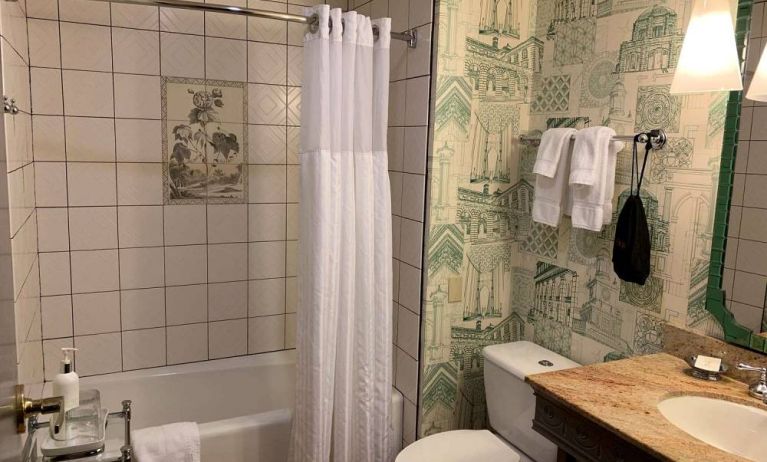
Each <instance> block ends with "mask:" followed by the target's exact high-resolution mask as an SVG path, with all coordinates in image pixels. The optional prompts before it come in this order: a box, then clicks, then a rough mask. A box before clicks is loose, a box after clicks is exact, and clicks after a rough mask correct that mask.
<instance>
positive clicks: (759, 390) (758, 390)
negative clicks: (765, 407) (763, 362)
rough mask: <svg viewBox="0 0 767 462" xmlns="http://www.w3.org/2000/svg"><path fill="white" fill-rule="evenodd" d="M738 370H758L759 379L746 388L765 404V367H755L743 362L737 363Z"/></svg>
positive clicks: (766, 378) (766, 385) (766, 392)
mask: <svg viewBox="0 0 767 462" xmlns="http://www.w3.org/2000/svg"><path fill="white" fill-rule="evenodd" d="M738 370H741V371H748V372H759V374H760V376H759V381H758V382H756V383H754V384H752V385H751V386H750V387H749V388H748V394H750V395H751V396H753V397H754V398H759V399H761V400H762V401H764V402H765V404H767V367H755V366H750V365H748V364H745V363H739V364H738Z"/></svg>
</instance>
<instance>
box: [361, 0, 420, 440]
mask: <svg viewBox="0 0 767 462" xmlns="http://www.w3.org/2000/svg"><path fill="white" fill-rule="evenodd" d="M349 3H350V5H349V6H350V7H353V8H354V9H355V10H357V11H360V12H362V13H363V14H368V15H370V14H372V15H373V16H389V17H391V18H392V30H394V31H397V32H401V31H404V30H407V29H410V28H417V29H418V34H419V36H418V47H417V48H416V49H409V48H407V47H406V46H405V44H404V43H403V42H399V41H396V40H393V41H392V44H391V63H390V74H389V75H390V82H391V83H390V85H389V136H388V152H389V179H390V182H391V194H392V214H393V216H392V247H393V249H392V250H393V256H394V262H393V271H394V313H393V315H394V324H395V329H394V330H395V335H394V347H395V363H396V364H395V374H394V380H395V386H396V387H397V389H398V390H399V391H400V392H402V394H403V395H404V396H405V408H404V410H405V415H404V419H405V428H404V435H403V445H407V444H409V443H411V442H412V441H414V440H415V438H416V437H417V435H416V428H417V427H416V419H417V405H418V376H419V373H420V367H419V355H420V352H419V349H420V320H421V317H420V313H421V299H422V294H421V280H422V278H421V268H422V254H423V241H424V237H423V233H424V220H425V214H424V203H425V194H426V187H425V185H426V161H427V153H428V150H427V142H428V133H429V130H428V125H429V111H430V103H429V100H430V81H431V77H430V74H431V24H432V10H433V4H434V2H432V1H429V0H373V1H366V0H350V1H349ZM403 197H406V198H408V199H407V200H402V198H403Z"/></svg>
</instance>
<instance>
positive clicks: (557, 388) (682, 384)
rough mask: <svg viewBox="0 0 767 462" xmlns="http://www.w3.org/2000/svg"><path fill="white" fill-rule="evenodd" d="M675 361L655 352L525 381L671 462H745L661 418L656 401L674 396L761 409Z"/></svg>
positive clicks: (730, 385) (726, 383)
mask: <svg viewBox="0 0 767 462" xmlns="http://www.w3.org/2000/svg"><path fill="white" fill-rule="evenodd" d="M687 368H688V366H687V364H686V363H685V362H684V361H682V360H681V359H679V358H676V357H674V356H671V355H668V354H666V353H659V354H655V355H648V356H637V357H634V358H629V359H624V360H620V361H613V362H609V363H602V364H594V365H591V366H584V367H579V368H575V369H566V370H562V371H556V372H549V373H543V374H534V375H531V376H529V377H528V378H527V381H528V382H529V383H530V385H531V386H532V387H533V389H535V391H536V393H538V394H540V395H542V396H543V397H545V398H547V399H550V400H551V401H553V402H557V403H559V404H560V405H562V406H564V407H566V408H569V409H571V410H573V411H575V412H577V413H579V414H581V415H583V416H584V417H586V418H588V419H589V420H591V421H593V422H595V423H596V424H598V425H600V426H601V427H603V428H605V429H606V430H608V431H610V432H612V433H614V434H616V435H617V436H618V437H620V438H622V439H624V440H626V441H628V442H630V443H632V444H634V445H635V446H637V447H639V448H642V449H643V450H645V451H647V452H649V453H651V454H653V455H656V456H657V457H658V458H660V459H663V460H674V461H695V462H701V461H717V462H725V461H745V460H747V459H744V458H741V457H738V456H734V455H732V454H729V453H726V452H724V451H721V450H719V449H717V448H714V447H713V446H709V445H708V444H706V443H704V442H702V441H700V440H698V439H695V438H693V437H692V436H690V435H688V434H687V433H685V432H684V431H682V430H680V429H679V428H677V427H675V426H674V425H673V424H671V422H669V421H667V420H666V418H665V417H663V416H662V415H661V413H660V411H659V410H658V408H657V405H658V403H659V402H660V401H662V400H663V399H665V398H668V397H671V396H675V395H697V396H707V397H712V398H719V399H726V400H729V401H733V402H737V403H741V404H746V405H751V406H755V407H760V408H762V409H765V410H767V406H766V405H764V404H762V403H761V402H760V401H759V400H757V399H755V398H751V397H750V396H749V395H748V392H747V386H746V385H745V384H744V383H742V382H738V381H735V380H732V379H729V378H726V377H725V378H724V379H723V380H722V381H720V382H707V381H703V380H698V379H695V378H693V377H691V376H689V375H687V374H686V373H685V372H684V371H685V370H686V369H687Z"/></svg>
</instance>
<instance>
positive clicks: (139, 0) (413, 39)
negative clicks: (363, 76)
mask: <svg viewBox="0 0 767 462" xmlns="http://www.w3.org/2000/svg"><path fill="white" fill-rule="evenodd" d="M94 1H97V2H104V3H128V4H131V5H145V6H163V7H168V8H184V9H187V10H202V11H211V12H216V13H230V14H239V15H241V16H251V17H254V18H266V19H276V20H282V21H288V22H297V23H301V24H306V25H308V26H309V28H310V30H311V31H312V32H315V31H316V30H317V27H318V26H319V20H320V18H319V16H317V15H316V14H313V15H311V16H302V15H298V14H290V13H279V12H276V11H266V10H256V9H254V8H245V7H240V6H229V5H219V4H216V3H197V2H193V1H189V0H94ZM331 27H332V24H331ZM373 35H375V37H376V38H378V27H377V26H373ZM391 38H393V39H395V40H402V41H405V42H407V46H408V47H410V48H415V47H416V44H417V41H418V36H417V33H416V30H415V29H410V30H406V31H404V32H392V33H391Z"/></svg>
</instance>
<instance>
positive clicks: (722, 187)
mask: <svg viewBox="0 0 767 462" xmlns="http://www.w3.org/2000/svg"><path fill="white" fill-rule="evenodd" d="M752 6H753V1H752V0H740V1H739V2H738V11H737V19H736V29H735V36H736V38H737V44H738V53H739V54H740V56H741V60H742V57H743V49H744V47H745V45H746V40H747V37H748V31H749V26H750V23H751V10H752ZM742 101H743V92H741V91H733V92H730V97H729V99H728V101H727V115H726V119H725V128H724V140H723V143H722V159H721V164H720V169H719V187H718V189H717V196H716V210H715V212H716V215H715V218H714V235H713V239H712V240H711V265H710V266H709V275H708V286H707V288H706V309H707V310H708V311H709V312H710V313H711V314H712V315H713V316H714V318H716V320H717V321H719V323H720V324H721V325H722V330H723V331H724V337H725V340H727V341H728V342H731V343H734V344H737V345H741V346H744V347H747V348H751V349H754V350H758V351H761V352H765V353H767V339H765V338H764V337H761V336H759V335H756V334H754V333H753V332H751V330H750V329H747V328H745V327H743V326H741V325H740V324H738V322H737V321H736V320H735V317H734V316H733V315H732V313H730V311H729V310H728V309H727V307H726V305H725V300H726V294H725V293H724V291H723V290H722V277H723V274H724V256H725V252H726V251H727V228H728V224H729V221H730V203H731V201H732V183H733V178H734V166H735V157H736V155H737V151H738V128H739V125H740V112H741V103H742Z"/></svg>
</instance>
